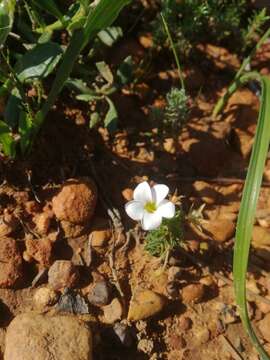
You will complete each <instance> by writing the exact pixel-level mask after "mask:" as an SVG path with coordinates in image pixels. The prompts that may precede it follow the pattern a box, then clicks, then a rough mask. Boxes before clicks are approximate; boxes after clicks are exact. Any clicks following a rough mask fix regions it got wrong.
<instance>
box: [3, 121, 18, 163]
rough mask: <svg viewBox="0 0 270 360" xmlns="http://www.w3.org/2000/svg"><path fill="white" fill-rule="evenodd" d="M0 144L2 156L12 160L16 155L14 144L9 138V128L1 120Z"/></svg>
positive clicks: (10, 137) (11, 138)
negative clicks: (0, 145)
mask: <svg viewBox="0 0 270 360" xmlns="http://www.w3.org/2000/svg"><path fill="white" fill-rule="evenodd" d="M0 143H1V144H2V147H3V151H4V154H5V155H7V156H10V157H11V158H14V157H15V155H16V148H15V145H16V143H15V140H14V139H13V137H12V136H11V133H10V130H9V127H8V126H7V124H6V123H5V122H4V121H2V120H0Z"/></svg>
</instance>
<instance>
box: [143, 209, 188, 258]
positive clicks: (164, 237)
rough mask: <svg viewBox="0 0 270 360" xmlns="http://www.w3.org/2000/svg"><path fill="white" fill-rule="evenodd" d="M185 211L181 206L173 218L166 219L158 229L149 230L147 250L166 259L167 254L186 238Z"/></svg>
mask: <svg viewBox="0 0 270 360" xmlns="http://www.w3.org/2000/svg"><path fill="white" fill-rule="evenodd" d="M184 219H185V216H184V213H183V210H182V209H181V208H180V209H179V210H177V211H176V212H175V216H174V217H173V218H172V219H164V220H163V222H162V224H161V225H160V227H159V228H158V229H155V230H152V231H149V232H148V233H147V235H146V237H145V250H146V251H148V252H149V254H150V255H152V256H157V257H159V258H160V259H163V260H164V259H165V258H166V256H167V254H168V253H170V252H171V251H172V250H173V249H175V248H176V247H178V246H180V245H181V242H182V241H183V240H184Z"/></svg>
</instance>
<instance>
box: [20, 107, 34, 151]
mask: <svg viewBox="0 0 270 360" xmlns="http://www.w3.org/2000/svg"><path fill="white" fill-rule="evenodd" d="M32 130H33V121H32V118H31V116H30V114H28V113H26V112H25V111H21V113H20V120H19V134H20V147H21V152H22V154H25V153H26V152H27V151H28V150H29V148H30V146H31V139H32Z"/></svg>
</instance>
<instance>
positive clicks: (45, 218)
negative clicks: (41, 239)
mask: <svg viewBox="0 0 270 360" xmlns="http://www.w3.org/2000/svg"><path fill="white" fill-rule="evenodd" d="M51 220H52V214H51V213H49V212H43V213H41V214H37V215H35V216H34V218H33V222H34V224H35V225H36V229H35V231H36V232H37V233H38V234H40V235H47V234H48V232H49V228H50V225H51Z"/></svg>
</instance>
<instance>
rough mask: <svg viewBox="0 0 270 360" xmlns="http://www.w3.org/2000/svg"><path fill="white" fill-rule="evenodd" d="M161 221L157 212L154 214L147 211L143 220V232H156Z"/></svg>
mask: <svg viewBox="0 0 270 360" xmlns="http://www.w3.org/2000/svg"><path fill="white" fill-rule="evenodd" d="M161 221H162V217H161V216H160V215H159V214H158V213H157V211H156V212H154V213H149V212H147V211H145V212H144V214H143V218H142V228H143V230H154V229H156V228H158V227H159V226H160V224H161Z"/></svg>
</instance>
